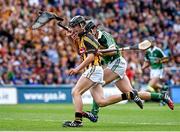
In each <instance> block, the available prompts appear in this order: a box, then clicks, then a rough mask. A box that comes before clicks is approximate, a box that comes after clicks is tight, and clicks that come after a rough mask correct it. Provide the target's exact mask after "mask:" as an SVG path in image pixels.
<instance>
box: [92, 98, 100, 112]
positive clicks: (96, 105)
mask: <svg viewBox="0 0 180 132" xmlns="http://www.w3.org/2000/svg"><path fill="white" fill-rule="evenodd" d="M91 113H93V114H94V115H98V113H99V106H98V104H97V103H96V102H95V101H94V100H93V106H92V109H91Z"/></svg>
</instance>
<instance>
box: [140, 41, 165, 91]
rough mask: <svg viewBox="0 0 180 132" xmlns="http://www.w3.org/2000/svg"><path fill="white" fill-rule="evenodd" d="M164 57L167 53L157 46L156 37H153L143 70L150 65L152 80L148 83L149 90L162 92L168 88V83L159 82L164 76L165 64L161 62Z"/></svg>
mask: <svg viewBox="0 0 180 132" xmlns="http://www.w3.org/2000/svg"><path fill="white" fill-rule="evenodd" d="M163 57H165V54H164V53H163V51H162V50H161V49H160V48H159V47H157V46H155V39H154V38H152V47H151V48H149V49H148V50H147V51H146V53H145V62H144V64H143V66H142V69H143V70H144V69H145V68H147V67H150V79H151V80H150V81H149V84H148V91H150V92H160V91H166V90H167V89H168V87H167V86H166V85H161V84H160V83H159V82H160V80H161V79H162V78H163V64H162V63H161V62H160V59H161V58H163Z"/></svg>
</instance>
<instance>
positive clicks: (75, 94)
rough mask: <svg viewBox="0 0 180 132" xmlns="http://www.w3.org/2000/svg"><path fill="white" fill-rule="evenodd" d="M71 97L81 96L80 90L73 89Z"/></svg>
mask: <svg viewBox="0 0 180 132" xmlns="http://www.w3.org/2000/svg"><path fill="white" fill-rule="evenodd" d="M71 95H72V96H73V97H74V96H78V95H80V92H79V90H78V89H75V88H74V89H73V90H72V92H71Z"/></svg>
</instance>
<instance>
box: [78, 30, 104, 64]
mask: <svg viewBox="0 0 180 132" xmlns="http://www.w3.org/2000/svg"><path fill="white" fill-rule="evenodd" d="M98 47H99V43H98V42H97V41H96V40H95V39H94V37H93V36H92V35H91V34H89V33H87V34H84V35H83V36H81V38H80V43H79V53H80V55H81V58H82V60H83V61H84V60H85V59H86V58H87V56H88V54H90V53H93V54H94V55H95V58H94V61H93V62H92V63H91V64H89V66H88V67H87V68H89V67H91V66H98V65H100V64H101V63H100V62H101V59H100V56H99V55H98V54H96V53H97V51H98Z"/></svg>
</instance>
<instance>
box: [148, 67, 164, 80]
mask: <svg viewBox="0 0 180 132" xmlns="http://www.w3.org/2000/svg"><path fill="white" fill-rule="evenodd" d="M150 78H151V79H152V78H160V79H161V78H163V69H151V71H150Z"/></svg>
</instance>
